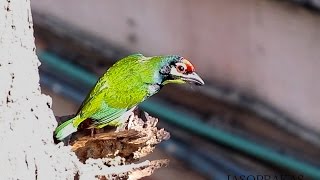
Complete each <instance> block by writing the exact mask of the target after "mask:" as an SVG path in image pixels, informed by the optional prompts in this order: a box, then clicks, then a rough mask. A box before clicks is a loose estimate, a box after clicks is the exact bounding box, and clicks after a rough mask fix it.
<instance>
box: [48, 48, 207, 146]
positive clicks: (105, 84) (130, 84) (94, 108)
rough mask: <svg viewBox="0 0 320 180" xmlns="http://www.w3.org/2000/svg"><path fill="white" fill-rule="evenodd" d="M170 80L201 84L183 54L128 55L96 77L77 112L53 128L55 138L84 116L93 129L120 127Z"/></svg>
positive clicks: (70, 130) (64, 134) (67, 132)
mask: <svg viewBox="0 0 320 180" xmlns="http://www.w3.org/2000/svg"><path fill="white" fill-rule="evenodd" d="M172 83H173V84H183V83H191V84H195V85H204V81H203V80H202V79H201V77H200V76H199V75H198V74H197V73H196V72H195V68H194V66H193V65H192V64H191V62H190V61H189V60H187V59H185V58H184V57H182V56H179V55H164V56H152V57H145V56H144V55H142V54H132V55H129V56H127V57H125V58H123V59H121V60H119V61H117V62H116V63H115V64H114V65H113V66H111V67H110V68H109V69H108V70H107V71H106V72H105V73H104V74H103V75H102V76H101V77H100V78H99V80H98V81H97V83H96V84H95V86H94V87H93V88H92V90H91V91H90V93H89V94H88V95H87V97H86V98H85V100H84V101H83V102H82V104H81V106H80V108H79V109H78V111H77V113H76V115H75V116H74V117H73V118H71V119H69V120H67V121H65V122H64V123H62V124H61V125H59V126H58V127H57V128H56V129H55V131H54V134H55V137H56V139H57V140H60V141H61V140H63V139H65V138H66V137H68V136H69V135H71V134H72V133H74V132H76V131H77V130H78V126H79V125H80V124H81V123H82V122H83V121H85V120H86V119H91V121H92V124H91V125H90V127H89V128H93V129H99V128H103V127H105V126H114V127H120V126H122V125H123V124H124V123H125V122H126V121H127V120H128V119H129V117H130V115H132V114H133V110H134V109H135V108H136V106H137V105H138V104H139V103H141V102H143V101H144V100H146V99H148V98H149V97H151V96H152V95H154V94H156V93H158V92H159V91H160V89H161V88H162V87H163V86H165V85H167V84H172Z"/></svg>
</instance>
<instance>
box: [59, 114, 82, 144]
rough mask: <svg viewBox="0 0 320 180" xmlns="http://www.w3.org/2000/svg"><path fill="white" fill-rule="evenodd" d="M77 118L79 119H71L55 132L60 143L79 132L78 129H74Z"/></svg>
mask: <svg viewBox="0 0 320 180" xmlns="http://www.w3.org/2000/svg"><path fill="white" fill-rule="evenodd" d="M77 118H78V116H75V117H74V118H72V119H69V120H68V121H66V122H64V123H62V124H60V125H59V126H58V127H57V128H56V130H55V131H54V134H55V136H56V138H57V139H58V140H59V141H61V140H63V139H64V138H66V137H67V136H69V135H70V134H72V133H74V132H76V131H77V127H74V125H73V122H74V120H76V119H77Z"/></svg>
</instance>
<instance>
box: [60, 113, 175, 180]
mask: <svg viewBox="0 0 320 180" xmlns="http://www.w3.org/2000/svg"><path fill="white" fill-rule="evenodd" d="M70 117H72V116H64V117H58V118H57V120H58V121H62V122H63V121H65V120H67V119H69V118H70ZM145 119H146V120H145V121H144V120H142V119H141V118H139V117H138V116H137V115H135V117H134V118H133V121H132V122H131V127H130V129H124V130H122V131H115V129H114V128H113V129H112V128H110V127H109V128H108V127H107V128H103V129H99V130H98V132H97V133H96V134H95V135H94V137H92V136H91V132H90V130H88V129H85V128H80V129H79V130H78V131H77V132H76V133H74V134H73V135H72V137H71V138H70V140H69V142H68V144H70V145H71V150H72V151H74V152H75V154H76V156H77V157H78V158H79V160H80V162H82V163H83V165H80V166H82V167H83V168H79V175H80V176H81V177H82V178H84V177H87V176H91V177H92V176H96V178H98V179H110V178H111V177H115V176H117V177H121V178H123V179H139V178H142V177H145V176H149V175H151V174H152V173H153V171H154V170H155V169H158V168H160V167H163V166H166V165H167V164H168V162H169V161H168V160H165V159H164V160H155V161H151V162H150V161H144V162H141V163H138V164H134V163H133V162H137V161H138V160H139V159H140V158H141V157H144V156H146V155H148V154H150V153H152V152H153V150H154V148H155V146H156V145H157V144H159V143H160V142H161V141H163V140H167V139H169V138H170V134H169V133H168V132H167V131H165V130H164V129H158V128H157V127H156V125H157V123H158V119H156V118H154V117H151V116H149V115H148V114H145ZM60 123H61V122H60ZM89 171H90V173H88V172H89Z"/></svg>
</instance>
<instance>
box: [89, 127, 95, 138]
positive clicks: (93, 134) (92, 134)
mask: <svg viewBox="0 0 320 180" xmlns="http://www.w3.org/2000/svg"><path fill="white" fill-rule="evenodd" d="M90 130H91V134H90V136H91V137H92V138H95V137H96V133H95V128H92V129H90Z"/></svg>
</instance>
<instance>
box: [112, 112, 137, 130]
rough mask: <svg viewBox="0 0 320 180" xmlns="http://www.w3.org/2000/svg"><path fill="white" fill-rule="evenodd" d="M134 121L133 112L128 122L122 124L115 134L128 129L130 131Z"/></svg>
mask: <svg viewBox="0 0 320 180" xmlns="http://www.w3.org/2000/svg"><path fill="white" fill-rule="evenodd" d="M133 119H134V113H133V112H131V113H130V115H129V118H128V122H127V123H126V122H124V123H122V124H121V125H120V126H118V127H117V129H116V131H115V132H119V131H124V130H125V129H126V127H127V129H130V128H131V127H132V126H133Z"/></svg>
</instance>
